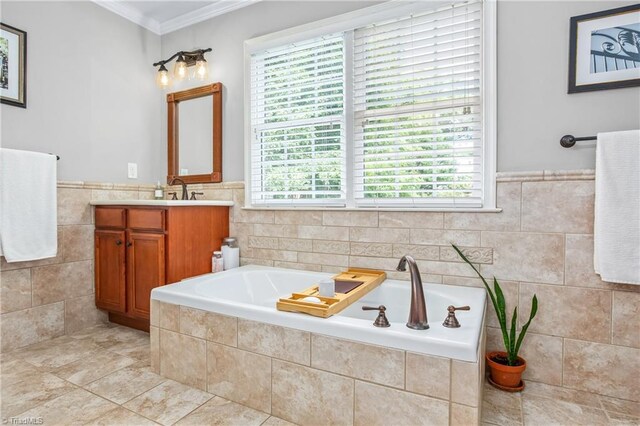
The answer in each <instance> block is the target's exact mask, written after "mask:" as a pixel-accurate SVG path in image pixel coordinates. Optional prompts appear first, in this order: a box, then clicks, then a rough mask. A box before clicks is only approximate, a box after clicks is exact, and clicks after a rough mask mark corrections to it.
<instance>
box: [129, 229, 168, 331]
mask: <svg viewBox="0 0 640 426" xmlns="http://www.w3.org/2000/svg"><path fill="white" fill-rule="evenodd" d="M127 247H128V252H127V288H128V306H127V311H128V314H129V315H130V316H134V317H137V318H144V319H149V310H150V306H151V300H150V299H151V290H152V289H153V288H155V287H158V286H161V285H164V284H165V269H164V268H165V265H164V235H163V234H149V233H142V232H132V231H128V232H127Z"/></svg>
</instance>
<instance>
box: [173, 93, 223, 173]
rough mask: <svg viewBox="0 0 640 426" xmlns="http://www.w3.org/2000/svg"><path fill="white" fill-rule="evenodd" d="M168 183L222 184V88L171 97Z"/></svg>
mask: <svg viewBox="0 0 640 426" xmlns="http://www.w3.org/2000/svg"><path fill="white" fill-rule="evenodd" d="M167 112H168V135H167V136H168V137H167V142H168V150H169V151H168V173H167V183H169V182H170V181H171V180H172V179H174V178H176V177H177V178H180V179H182V180H183V181H184V182H185V183H210V182H222V84H221V83H214V84H209V85H207V86H202V87H196V88H194V89H189V90H183V91H180V92H174V93H169V94H168V95H167Z"/></svg>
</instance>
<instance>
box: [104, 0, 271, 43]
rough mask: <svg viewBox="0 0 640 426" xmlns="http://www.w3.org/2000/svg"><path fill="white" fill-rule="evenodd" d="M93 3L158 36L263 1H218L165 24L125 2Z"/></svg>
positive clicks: (108, 0)
mask: <svg viewBox="0 0 640 426" xmlns="http://www.w3.org/2000/svg"><path fill="white" fill-rule="evenodd" d="M91 1H92V2H93V3H95V4H97V5H98V6H101V7H103V8H105V9H107V10H109V11H111V12H113V13H115V14H116V15H120V16H122V17H123V18H125V19H127V20H129V21H131V22H133V23H134V24H138V25H140V26H141V27H143V28H146V29H147V30H149V31H151V32H152V33H154V34H157V35H164V34H167V33H170V32H172V31H176V30H179V29H181V28H184V27H188V26H189V25H193V24H197V23H198V22H202V21H206V20H207V19H211V18H213V17H214V16H219V15H223V14H225V13H229V12H232V11H234V10H237V9H240V8H243V7H246V6H250V5H252V4H253V3H257V2H259V1H261V0H218V1H216V2H215V3H212V4H210V5H207V6H203V7H201V8H200V9H196V10H193V11H191V12H187V13H185V14H183V15H180V16H177V17H175V18H173V19H169V20H168V21H165V22H162V23H160V22H158V21H157V20H155V19H152V18H148V17H146V16H144V15H143V14H142V13H140V12H139V11H138V10H137V9H135V8H133V7H131V6H129V5H127V4H126V2H125V1H123V0H91Z"/></svg>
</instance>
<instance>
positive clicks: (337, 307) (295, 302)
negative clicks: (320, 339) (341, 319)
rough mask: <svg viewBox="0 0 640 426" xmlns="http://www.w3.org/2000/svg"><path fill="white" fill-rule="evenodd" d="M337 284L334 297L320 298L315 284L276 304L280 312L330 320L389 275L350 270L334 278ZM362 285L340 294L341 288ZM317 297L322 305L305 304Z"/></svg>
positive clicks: (370, 271)
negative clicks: (307, 299)
mask: <svg viewBox="0 0 640 426" xmlns="http://www.w3.org/2000/svg"><path fill="white" fill-rule="evenodd" d="M332 278H333V279H334V280H335V282H336V294H335V296H334V297H323V296H320V295H319V294H318V293H319V289H318V285H317V284H314V285H312V286H311V287H309V288H307V289H306V290H304V291H301V292H300V293H293V294H292V295H291V296H290V297H285V298H281V299H280V300H279V301H278V302H277V303H276V308H278V310H279V311H288V312H302V313H305V314H309V315H314V316H316V317H322V318H328V317H330V316H331V315H335V314H337V313H338V312H340V311H342V310H343V309H345V308H346V307H347V306H349V305H351V304H352V303H353V302H355V301H356V300H358V299H360V298H361V297H362V296H364V295H365V294H367V293H369V292H370V291H371V290H373V289H374V288H376V287H378V286H379V285H380V283H382V282H383V281H384V280H386V279H387V274H386V273H385V272H383V271H377V270H374V269H358V268H349V269H348V270H347V271H345V272H342V273H341V274H338V275H335V276H333V277H332ZM351 283H354V284H357V283H362V284H360V285H357V286H355V287H353V288H352V289H351V290H347V292H346V293H338V291H337V290H338V288H339V287H341V286H342V287H346V288H348V287H352V286H350V285H349V284H351ZM309 296H313V297H317V298H318V299H320V300H321V301H322V303H317V302H315V303H314V302H305V301H303V300H302V299H304V298H305V297H309Z"/></svg>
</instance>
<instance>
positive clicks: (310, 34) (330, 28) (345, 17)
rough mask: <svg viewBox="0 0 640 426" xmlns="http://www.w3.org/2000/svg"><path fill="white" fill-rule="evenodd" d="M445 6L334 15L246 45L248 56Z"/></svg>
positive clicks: (392, 4) (394, 6)
mask: <svg viewBox="0 0 640 426" xmlns="http://www.w3.org/2000/svg"><path fill="white" fill-rule="evenodd" d="M437 5H442V1H429V0H427V1H405V0H390V1H387V2H385V3H382V4H377V5H375V6H370V7H366V8H362V9H358V10H354V11H353V12H348V13H344V14H342V15H337V16H332V17H330V18H326V19H321V20H319V21H315V22H311V23H308V24H303V25H299V26H297V27H292V28H287V29H285V30H282V31H277V32H275V33H271V34H266V35H263V36H260V37H255V38H252V39H250V40H246V41H245V42H244V45H245V54H246V53H247V52H248V53H249V54H251V53H253V52H255V51H258V50H266V49H270V48H273V47H278V46H282V45H285V44H290V43H295V42H296V41H300V40H306V39H310V38H315V37H320V36H322V35H325V34H333V33H339V32H343V31H350V30H354V29H356V28H359V27H363V26H365V25H368V24H371V23H372V22H379V21H384V20H386V19H391V18H394V17H397V16H401V15H403V14H407V13H411V12H415V11H416V10H422V9H428V8H432V7H436V6H437Z"/></svg>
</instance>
